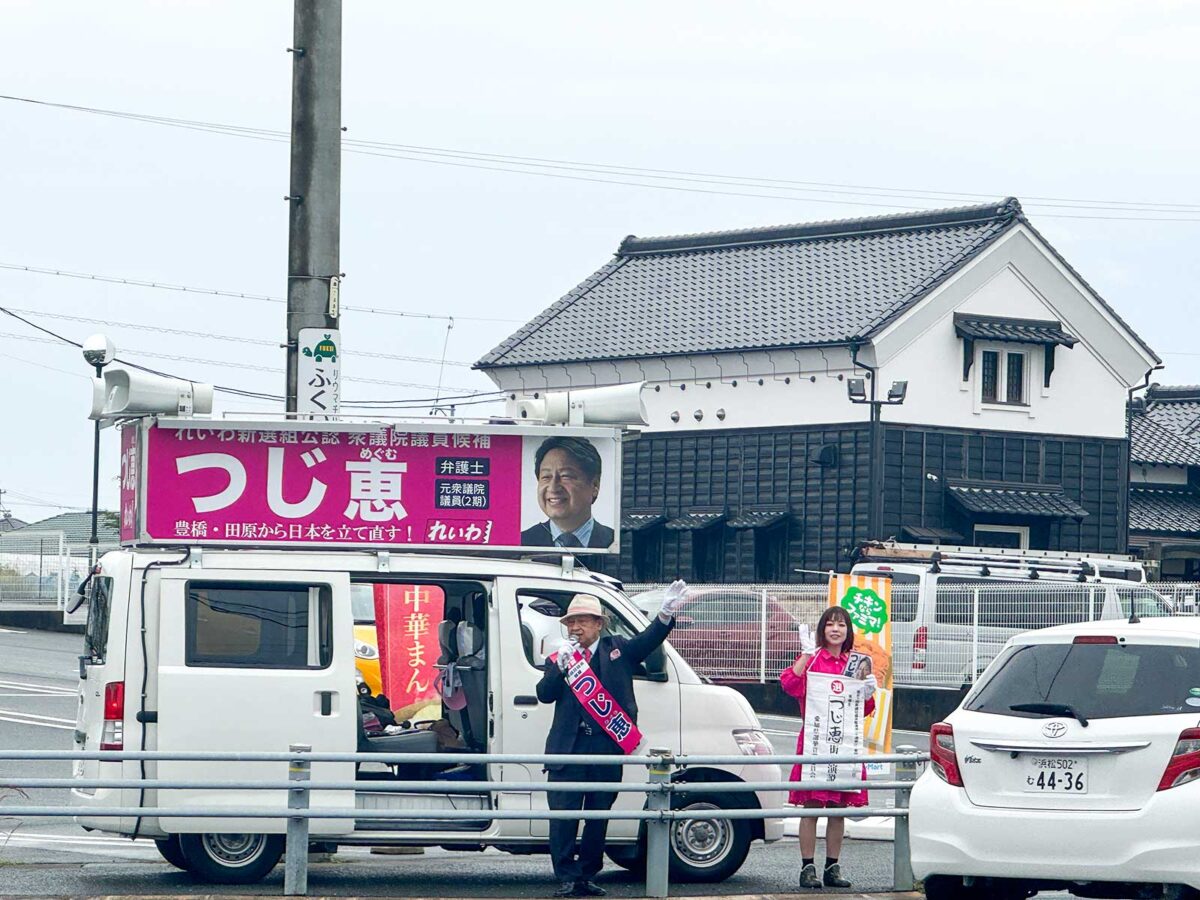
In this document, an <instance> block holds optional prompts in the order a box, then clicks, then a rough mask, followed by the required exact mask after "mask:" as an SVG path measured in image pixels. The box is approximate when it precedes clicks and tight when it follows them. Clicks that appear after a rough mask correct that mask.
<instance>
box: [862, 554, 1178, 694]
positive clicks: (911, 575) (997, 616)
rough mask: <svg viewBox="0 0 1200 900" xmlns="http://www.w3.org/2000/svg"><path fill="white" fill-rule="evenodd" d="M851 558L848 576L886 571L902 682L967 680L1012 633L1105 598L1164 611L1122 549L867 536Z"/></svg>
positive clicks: (1087, 615)
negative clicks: (1085, 550)
mask: <svg viewBox="0 0 1200 900" xmlns="http://www.w3.org/2000/svg"><path fill="white" fill-rule="evenodd" d="M857 559H858V561H857V562H856V563H855V564H854V566H853V567H852V568H851V572H852V573H853V574H855V575H863V576H868V577H886V578H890V579H891V582H892V653H893V660H894V668H893V675H894V678H895V681H896V683H898V684H901V685H907V686H920V687H939V688H952V689H959V688H962V687H965V686H968V685H970V684H972V683H973V682H974V681H975V680H976V678H977V677H978V676H979V675H980V674H981V673H982V672H983V670H984V669H986V668H987V666H988V664H989V663H990V662H991V661H992V660H993V659H994V658H995V657H996V656H997V655H998V654H999V653H1000V651H1001V649H1002V648H1003V647H1004V645H1005V643H1006V642H1007V641H1008V640H1009V639H1010V638H1012V637H1015V636H1016V635H1018V634H1020V633H1022V632H1025V631H1029V630H1031V629H1037V628H1045V627H1048V626H1051V625H1060V624H1065V623H1072V622H1086V621H1089V620H1094V619H1099V618H1102V617H1103V615H1104V613H1105V610H1106V604H1109V607H1110V608H1113V607H1114V606H1115V608H1117V609H1123V610H1124V613H1125V614H1126V615H1128V613H1129V608H1130V604H1133V607H1134V610H1135V611H1136V612H1137V614H1138V615H1139V616H1167V615H1171V605H1170V603H1169V601H1167V600H1166V599H1165V598H1164V597H1163V596H1162V595H1161V594H1159V593H1157V592H1156V591H1154V590H1152V589H1151V588H1149V587H1146V586H1145V581H1146V575H1145V571H1144V569H1143V567H1142V564H1141V563H1140V562H1138V561H1137V560H1134V559H1133V558H1132V557H1129V556H1119V555H1104V554H1071V553H1067V552H1063V551H1047V550H1043V551H1038V550H1006V549H1002V548H995V547H959V546H954V547H950V546H944V547H938V546H931V545H927V544H904V543H899V542H895V541H887V542H877V543H876V542H873V543H869V544H864V545H863V546H861V547H860V548H859V549H858V554H857ZM977 600H978V602H976V601H977ZM1117 614H1119V612H1118V613H1117Z"/></svg>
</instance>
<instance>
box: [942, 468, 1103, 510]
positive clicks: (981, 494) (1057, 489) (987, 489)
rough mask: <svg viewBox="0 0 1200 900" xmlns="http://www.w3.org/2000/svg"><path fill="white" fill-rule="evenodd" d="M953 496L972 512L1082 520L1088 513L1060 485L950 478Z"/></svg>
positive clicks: (949, 484)
mask: <svg viewBox="0 0 1200 900" xmlns="http://www.w3.org/2000/svg"><path fill="white" fill-rule="evenodd" d="M946 487H947V488H949V489H950V496H951V497H952V498H953V499H954V500H955V501H957V502H958V503H959V505H960V506H962V507H963V509H965V510H967V511H968V512H973V513H999V514H1001V515H1009V516H1038V517H1045V518H1052V519H1082V518H1084V517H1085V516H1086V515H1087V514H1088V512H1087V510H1086V509H1084V508H1083V507H1082V506H1080V505H1079V504H1078V503H1076V502H1075V501H1074V500H1072V499H1071V498H1070V497H1068V496H1067V495H1066V493H1065V492H1064V491H1063V489H1062V485H1058V484H1018V483H1016V482H991V481H971V480H968V479H955V478H948V479H947V480H946Z"/></svg>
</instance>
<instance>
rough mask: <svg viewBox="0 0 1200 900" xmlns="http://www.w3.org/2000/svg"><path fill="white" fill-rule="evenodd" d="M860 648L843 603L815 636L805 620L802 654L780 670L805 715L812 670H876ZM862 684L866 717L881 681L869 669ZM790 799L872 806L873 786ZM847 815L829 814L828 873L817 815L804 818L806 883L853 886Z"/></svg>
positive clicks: (817, 805) (818, 805)
mask: <svg viewBox="0 0 1200 900" xmlns="http://www.w3.org/2000/svg"><path fill="white" fill-rule="evenodd" d="M853 648H854V628H853V626H852V625H851V624H850V616H849V615H848V614H847V612H846V610H844V609H842V608H841V607H840V606H831V607H829V608H828V609H827V610H825V612H824V613H822V614H821V618H820V620H818V622H817V631H816V635H815V637H814V635H813V633H812V632H811V631H810V630H809V628H808V626H807V625H802V626H800V655H799V656H798V657H796V661H795V662H794V663H792V665H791V666H789V667H788V668H786V669H784V670H783V671H782V672H781V673H780V675H779V684H780V686H781V687H782V688H783V690H784V691H785V692H786V693H787V694H789V695H790V696H792V697H795V698H796V700H797V701H799V705H800V717H801V718H802V719H803V718H804V715H805V701H806V700H807V698H808V696H809V684H808V676H809V673H810V672H811V673H813V674H821V675H834V676H847V677H851V678H853V677H854V675H855V674H858V673H860V672H864V671H865V672H867V673H869V672H870V666H869V665H867V666H865V667H864V666H862V658H861V654H855V653H852V650H853ZM859 680H860V681H861V682H862V689H863V690H864V691H865V692H866V701H865V703H864V705H863V717H864V718H865V717H866V716H869V715H870V714H871V713H872V712H874V710H875V700H874V697H873V695H874V693H875V688H876V686H877V684H876V680H875V676H874V675H873V674H866V675H865V677H862V678H861V679H859ZM804 739H805V734H804V730H803V727H802V728H801V732H800V736H799V738H798V740H797V742H796V753H797V754H804V753H805V740H804ZM802 768H803V767H802V766H800V765H796V766H793V767H792V774H791V778H790V780H791V781H800V780H801V776H802ZM862 777H863V781H864V782H865V781H866V767H865V766H864V767H863V775H862ZM788 802H789V803H794V804H797V805H800V806H804V807H806V808H810V809H829V808H836V809H841V808H845V807H851V806H866V805H867V792H866V791H865V790H861V791H832V790H793V791H790V792H789V793H788ZM845 827H846V820H845V819H844V818H841V817H836V816H833V817H829V818H827V819H826V826H825V871H824V875H823V877H821V878H819V877H818V876H817V869H816V865H815V858H816V847H817V818H816V817H811V818H804V819H801V820H800V857H801V869H800V887H802V888H819V887H821V886H822V884H823V885H824V886H826V887H850V882H849V881H848V880H846V878H844V877H843V876H842V870H841V865H840V864H839V863H838V855H839V854H840V853H841V849H842V836H843V834H844V833H845Z"/></svg>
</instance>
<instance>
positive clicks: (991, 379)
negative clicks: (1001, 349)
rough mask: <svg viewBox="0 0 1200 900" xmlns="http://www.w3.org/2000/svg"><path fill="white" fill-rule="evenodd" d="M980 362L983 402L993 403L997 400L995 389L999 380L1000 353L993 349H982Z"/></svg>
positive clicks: (997, 395)
mask: <svg viewBox="0 0 1200 900" xmlns="http://www.w3.org/2000/svg"><path fill="white" fill-rule="evenodd" d="M981 363H982V365H981V366H980V370H981V374H982V378H983V402H984V403H995V402H997V401H998V400H999V394H998V392H997V389H998V387H999V382H1000V354H999V353H997V352H996V351H995V350H984V351H983V359H982V360H981Z"/></svg>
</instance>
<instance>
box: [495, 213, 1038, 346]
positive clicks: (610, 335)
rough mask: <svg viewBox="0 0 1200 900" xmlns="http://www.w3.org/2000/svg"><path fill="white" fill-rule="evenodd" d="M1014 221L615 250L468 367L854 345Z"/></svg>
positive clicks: (889, 223) (942, 216)
mask: <svg viewBox="0 0 1200 900" xmlns="http://www.w3.org/2000/svg"><path fill="white" fill-rule="evenodd" d="M1020 211H1021V207H1020V204H1019V203H1017V201H1016V200H1014V199H1011V198H1010V199H1008V200H1005V201H1004V202H1002V203H990V204H985V205H980V206H969V207H960V208H957V209H949V210H933V211H929V212H922V213H910V214H904V215H899V216H877V217H871V218H864V219H852V220H845V221H837V222H817V223H810V224H804V225H788V226H782V227H776V228H756V229H749V230H746V231H724V232H714V233H711V234H695V235H681V236H677V237H666V238H638V237H628V238H626V239H625V240H624V241H623V242H622V243H621V246H620V248H619V249H618V251H617V255H616V257H615V258H614V259H613V260H612V261H611V262H609V263H608V264H607V265H605V266H604V267H602V268H601V269H600V270H599V271H597V272H596V273H595V274H594V275H592V276H591V277H590V278H589V279H587V280H586V281H584V282H583V283H582V284H581V285H579V286H578V287H577V288H575V290H573V291H571V293H569V294H567V295H566V296H565V297H563V298H562V299H561V300H559V301H558V302H557V303H555V304H554V305H553V306H551V307H550V308H549V309H547V310H546V311H545V312H543V313H542V314H541V315H539V316H537V317H536V318H534V319H533V320H532V321H531V322H529V323H528V324H527V325H525V326H524V327H523V328H521V329H520V330H519V331H517V332H516V333H515V334H513V335H512V336H511V337H509V338H508V339H507V340H505V341H504V342H503V343H502V344H500V345H499V346H498V347H496V348H495V349H494V350H492V351H491V352H490V353H488V354H487V355H486V356H484V357H483V358H482V359H481V360H480V361H479V362H478V363H477V365H478V366H479V367H481V368H490V367H493V366H517V365H536V364H541V363H556V362H571V361H583V360H600V359H629V358H641V357H658V356H664V355H672V354H681V353H708V352H721V351H727V352H733V351H739V350H753V349H767V348H774V347H800V346H806V345H821V344H839V343H847V342H849V341H851V340H854V339H862V338H867V337H869V336H870V335H872V334H873V333H874V332H876V331H878V330H879V329H880V328H881V327H883V326H884V325H885V324H887V323H888V322H889V321H891V320H892V319H893V318H895V317H896V316H897V315H899V314H900V313H902V312H903V311H904V310H906V309H907V308H908V307H909V306H911V305H912V304H914V303H915V302H917V301H918V300H919V299H921V298H922V297H924V296H925V295H926V294H928V293H929V292H930V291H931V290H932V289H933V288H935V287H936V286H937V285H939V284H941V283H942V282H943V281H945V279H946V278H948V277H949V276H951V275H952V274H954V272H955V271H957V270H958V269H959V268H961V267H962V266H963V265H964V264H965V263H966V262H968V261H969V260H970V259H972V258H974V257H975V256H976V255H978V254H979V253H980V252H981V251H982V250H983V249H984V248H985V247H987V246H988V245H989V244H990V243H991V242H993V241H995V240H996V239H997V238H998V237H999V236H1000V235H1001V234H1003V233H1004V232H1005V231H1006V230H1007V229H1008V228H1010V227H1011V226H1012V225H1013V224H1014V223H1015V222H1016V221H1017V220H1018V218H1020ZM1022 221H1023V220H1022Z"/></svg>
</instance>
